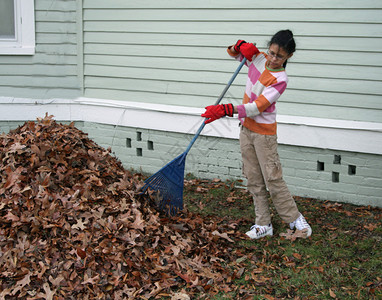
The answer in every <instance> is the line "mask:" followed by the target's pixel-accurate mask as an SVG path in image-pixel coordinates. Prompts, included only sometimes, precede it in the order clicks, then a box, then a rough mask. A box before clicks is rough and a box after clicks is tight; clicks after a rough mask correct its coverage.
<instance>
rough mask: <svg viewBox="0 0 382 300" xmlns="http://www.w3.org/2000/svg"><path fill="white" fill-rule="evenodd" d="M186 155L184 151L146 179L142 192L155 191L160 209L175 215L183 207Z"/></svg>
mask: <svg viewBox="0 0 382 300" xmlns="http://www.w3.org/2000/svg"><path fill="white" fill-rule="evenodd" d="M185 162H186V155H185V153H183V154H182V155H179V156H178V157H177V158H175V159H174V160H172V161H171V162H169V163H168V164H167V165H165V166H164V167H163V168H162V169H160V170H159V171H158V172H157V173H155V174H153V175H152V176H151V177H149V178H147V179H146V180H145V185H144V186H143V188H142V192H145V191H146V190H147V189H148V188H150V189H151V190H153V191H154V195H155V198H156V199H155V202H156V204H157V206H158V209H159V210H160V211H164V212H166V213H168V214H170V215H175V214H176V213H177V212H178V211H179V210H182V209H183V181H184V167H185Z"/></svg>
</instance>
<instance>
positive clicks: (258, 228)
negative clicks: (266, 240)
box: [251, 224, 267, 236]
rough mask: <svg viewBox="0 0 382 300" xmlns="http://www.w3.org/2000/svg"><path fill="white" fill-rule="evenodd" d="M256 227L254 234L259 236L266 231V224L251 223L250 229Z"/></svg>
mask: <svg viewBox="0 0 382 300" xmlns="http://www.w3.org/2000/svg"><path fill="white" fill-rule="evenodd" d="M253 229H256V235H257V236H260V235H263V234H264V233H266V232H267V227H266V226H260V225H256V224H255V225H253V226H252V227H251V230H253Z"/></svg>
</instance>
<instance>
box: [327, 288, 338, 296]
mask: <svg viewBox="0 0 382 300" xmlns="http://www.w3.org/2000/svg"><path fill="white" fill-rule="evenodd" d="M329 295H330V297H332V298H337V295H336V294H335V293H334V292H333V291H332V289H329Z"/></svg>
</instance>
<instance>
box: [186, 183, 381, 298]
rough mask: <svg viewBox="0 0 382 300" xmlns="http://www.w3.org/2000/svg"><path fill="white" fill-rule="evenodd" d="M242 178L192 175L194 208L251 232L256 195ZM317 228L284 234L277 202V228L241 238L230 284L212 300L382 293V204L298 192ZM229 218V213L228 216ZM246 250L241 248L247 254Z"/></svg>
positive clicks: (189, 189)
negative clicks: (304, 235) (301, 235)
mask: <svg viewBox="0 0 382 300" xmlns="http://www.w3.org/2000/svg"><path fill="white" fill-rule="evenodd" d="M237 186H238V183H235V182H221V181H219V180H213V181H207V180H198V179H190V180H186V183H185V190H184V203H185V208H186V210H189V211H190V212H194V213H197V214H200V215H202V216H204V217H205V218H217V219H218V220H219V222H224V221H226V222H229V223H230V224H235V228H234V230H237V231H240V232H242V233H245V232H246V231H247V230H248V229H249V228H250V227H251V225H253V223H254V218H255V215H254V208H253V202H252V198H251V196H250V194H249V193H248V192H247V191H246V190H245V189H243V188H238V187H237ZM295 200H296V202H297V205H298V207H299V209H300V211H301V212H302V213H303V215H304V216H305V217H306V219H307V220H308V222H309V223H310V224H311V226H312V229H313V234H312V236H311V237H310V238H308V239H297V240H295V241H292V240H289V239H286V238H285V237H280V235H279V234H280V233H285V232H286V231H287V229H288V226H287V224H285V223H284V222H283V221H282V220H281V219H280V217H279V216H278V215H277V213H276V212H275V210H274V207H273V206H272V205H271V209H272V223H273V226H274V235H273V236H272V237H265V238H263V239H260V240H249V239H244V238H243V239H241V240H238V241H235V243H234V246H233V249H232V252H233V253H235V254H236V256H235V257H237V254H238V253H239V254H240V253H241V254H242V255H241V258H240V259H236V260H235V261H227V262H226V264H227V268H232V270H233V274H234V275H233V276H232V284H231V289H230V291H221V292H220V293H217V294H215V295H211V294H210V295H203V294H200V295H199V298H208V299H290V298H295V299H381V298H382V250H381V240H382V228H381V216H382V210H381V209H380V208H373V207H362V206H355V205H350V204H344V203H335V202H329V201H319V200H315V199H307V198H300V197H295ZM221 219H223V220H221ZM239 256H240V255H239Z"/></svg>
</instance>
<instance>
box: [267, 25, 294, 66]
mask: <svg viewBox="0 0 382 300" xmlns="http://www.w3.org/2000/svg"><path fill="white" fill-rule="evenodd" d="M272 44H276V45H278V46H279V47H280V48H283V49H284V50H285V51H286V52H287V53H288V54H292V53H293V52H295V51H296V42H295V41H294V38H293V32H292V31H290V30H289V29H286V30H280V31H279V32H277V33H275V35H274V36H273V37H272V39H271V40H270V41H269V43H268V47H269V46H270V45H272ZM287 62H288V60H286V61H285V62H284V64H283V67H284V68H286V65H287Z"/></svg>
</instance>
